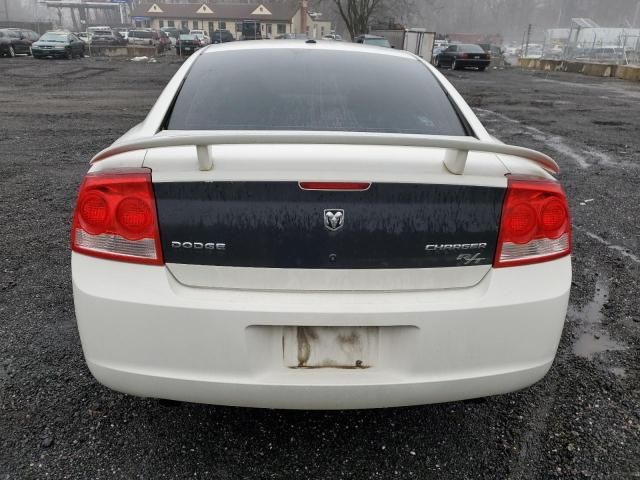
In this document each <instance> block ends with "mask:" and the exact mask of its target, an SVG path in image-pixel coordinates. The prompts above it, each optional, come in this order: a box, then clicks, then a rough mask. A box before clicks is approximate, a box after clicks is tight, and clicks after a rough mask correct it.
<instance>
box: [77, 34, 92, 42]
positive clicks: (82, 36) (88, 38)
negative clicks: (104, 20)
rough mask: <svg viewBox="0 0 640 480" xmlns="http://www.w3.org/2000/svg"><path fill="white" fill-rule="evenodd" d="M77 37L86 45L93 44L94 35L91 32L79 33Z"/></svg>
mask: <svg viewBox="0 0 640 480" xmlns="http://www.w3.org/2000/svg"><path fill="white" fill-rule="evenodd" d="M75 35H76V37H78V38H79V39H80V40H82V41H83V42H84V43H91V37H92V35H91V34H90V33H89V32H78V33H76V34H75Z"/></svg>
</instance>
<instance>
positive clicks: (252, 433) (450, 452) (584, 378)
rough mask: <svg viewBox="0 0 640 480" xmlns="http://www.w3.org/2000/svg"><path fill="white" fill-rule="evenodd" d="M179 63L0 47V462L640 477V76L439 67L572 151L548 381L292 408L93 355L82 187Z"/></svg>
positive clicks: (38, 470)
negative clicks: (498, 392)
mask: <svg viewBox="0 0 640 480" xmlns="http://www.w3.org/2000/svg"><path fill="white" fill-rule="evenodd" d="M178 66H179V65H178V64H176V63H172V62H171V61H170V60H167V59H164V60H162V61H161V62H159V63H154V64H146V63H132V62H122V61H111V62H109V61H96V60H94V59H85V60H78V61H34V60H32V59H30V58H15V59H0V72H1V73H2V75H0V78H1V79H2V81H1V82H0V105H2V108H1V110H0V174H1V175H0V179H1V182H2V183H1V189H0V229H1V230H0V231H1V232H2V243H3V245H4V247H3V248H2V251H1V253H0V258H1V262H0V268H1V274H0V479H26V478H44V477H51V478H56V479H57V478H73V479H75V478H150V479H162V478H187V477H190V478H198V477H205V478H216V479H236V478H305V479H306V478H327V479H335V478H363V479H369V478H419V479H424V478H452V479H467V478H491V479H494V478H512V479H520V478H523V479H540V478H555V477H558V478H616V479H617V478H638V477H640V429H639V422H640V418H639V416H640V405H639V399H640V392H639V382H638V378H639V377H638V365H639V362H638V360H639V349H638V344H639V334H640V323H638V322H639V321H640V318H639V314H638V311H639V309H640V305H639V301H638V297H637V292H638V278H639V276H640V275H639V273H640V259H639V258H638V257H640V238H639V229H638V215H637V205H638V200H639V197H640V194H639V191H640V190H639V187H640V175H639V174H640V135H638V131H640V117H639V116H638V111H640V85H639V84H632V83H624V82H620V81H613V80H604V79H597V78H591V77H582V76H577V75H571V74H560V73H555V74H542V73H531V72H522V71H517V70H512V71H506V70H505V71H492V72H487V73H478V72H448V73H447V75H448V76H449V78H450V79H451V80H452V81H453V83H454V84H455V85H456V86H457V87H458V88H459V89H460V90H461V92H462V93H463V94H464V95H465V97H466V98H467V99H468V101H469V102H470V103H471V105H472V106H473V107H474V108H475V109H476V110H477V112H478V114H479V115H480V116H481V117H482V119H483V121H484V122H485V123H486V124H487V126H488V127H489V128H490V129H491V130H492V131H493V132H494V134H495V135H496V136H497V137H499V138H501V139H502V140H504V141H506V142H509V143H514V144H517V145H523V146H527V147H533V148H538V149H541V150H543V151H545V152H547V153H549V154H551V155H552V156H554V157H555V158H556V159H557V160H558V162H559V163H560V165H561V166H562V174H561V180H562V181H563V183H564V184H565V186H566V189H567V192H568V194H569V196H570V202H571V208H572V214H573V221H574V225H575V229H574V234H575V235H574V237H575V238H574V287H573V291H572V298H571V306H570V312H569V315H568V318H567V323H566V327H565V330H564V334H563V336H562V342H561V345H560V350H559V353H558V356H557V359H556V362H555V364H554V366H553V368H552V370H551V372H550V373H549V374H548V375H547V376H546V377H545V379H544V380H542V381H541V382H539V383H538V384H536V385H535V386H533V387H531V388H529V389H527V390H524V391H521V392H518V393H514V394H510V395H504V396H500V397H492V398H487V399H483V400H478V401H469V402H458V403H449V404H442V405H431V406H424V407H412V408H397V409H387V410H377V411H350V412H287V411H270V410H252V409H240V408H227V407H213V406H206V405H192V404H179V405H166V404H163V403H160V402H157V401H154V400H148V399H140V398H134V397H129V396H126V395H122V394H119V393H115V392H112V391H110V390H107V389H106V388H104V387H102V386H100V385H98V384H97V383H96V382H95V381H94V380H93V379H92V377H91V375H90V373H89V371H88V370H87V368H86V366H85V363H84V361H83V357H82V351H81V348H80V341H79V338H78V333H77V330H76V327H75V319H74V313H73V301H72V294H71V283H70V265H69V246H68V244H69V224H70V220H71V215H72V209H73V204H74V201H75V195H76V191H77V188H78V186H79V183H80V181H81V179H82V175H83V174H84V172H85V171H86V169H87V161H88V159H89V158H90V156H91V155H92V154H94V153H95V152H97V151H98V150H99V149H101V148H103V147H106V146H107V145H108V144H109V143H110V142H112V141H113V140H114V139H115V138H117V137H118V136H119V135H121V134H122V133H123V132H124V131H125V130H127V129H128V128H130V127H131V126H132V125H134V124H135V123H137V122H139V121H140V120H142V119H143V117H144V114H145V112H146V111H147V110H148V108H149V107H150V106H151V105H152V103H153V101H154V99H155V98H156V96H157V95H158V94H159V92H160V91H161V89H162V87H163V85H164V84H165V83H166V82H167V80H168V79H169V78H170V76H171V74H172V73H173V72H175V70H176V69H177V68H178Z"/></svg>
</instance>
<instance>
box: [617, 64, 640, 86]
mask: <svg viewBox="0 0 640 480" xmlns="http://www.w3.org/2000/svg"><path fill="white" fill-rule="evenodd" d="M614 76H615V77H616V78H619V79H621V80H631V81H635V82H640V66H637V65H619V66H618V68H616V71H615V73H614Z"/></svg>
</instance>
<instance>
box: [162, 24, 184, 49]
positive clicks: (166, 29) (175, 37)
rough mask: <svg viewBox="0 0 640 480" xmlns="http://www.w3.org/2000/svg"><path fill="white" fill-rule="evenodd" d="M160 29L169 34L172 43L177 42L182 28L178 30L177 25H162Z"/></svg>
mask: <svg viewBox="0 0 640 480" xmlns="http://www.w3.org/2000/svg"><path fill="white" fill-rule="evenodd" d="M160 31H162V32H164V33H166V34H167V36H168V37H169V41H170V42H171V45H175V44H176V41H177V40H178V37H179V36H180V30H178V29H177V28H176V27H162V28H161V29H160Z"/></svg>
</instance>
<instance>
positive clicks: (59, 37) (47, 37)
mask: <svg viewBox="0 0 640 480" xmlns="http://www.w3.org/2000/svg"><path fill="white" fill-rule="evenodd" d="M40 40H42V41H45V42H66V41H67V40H69V36H68V35H67V34H66V33H45V34H44V35H43V36H42V38H41V39H40Z"/></svg>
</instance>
